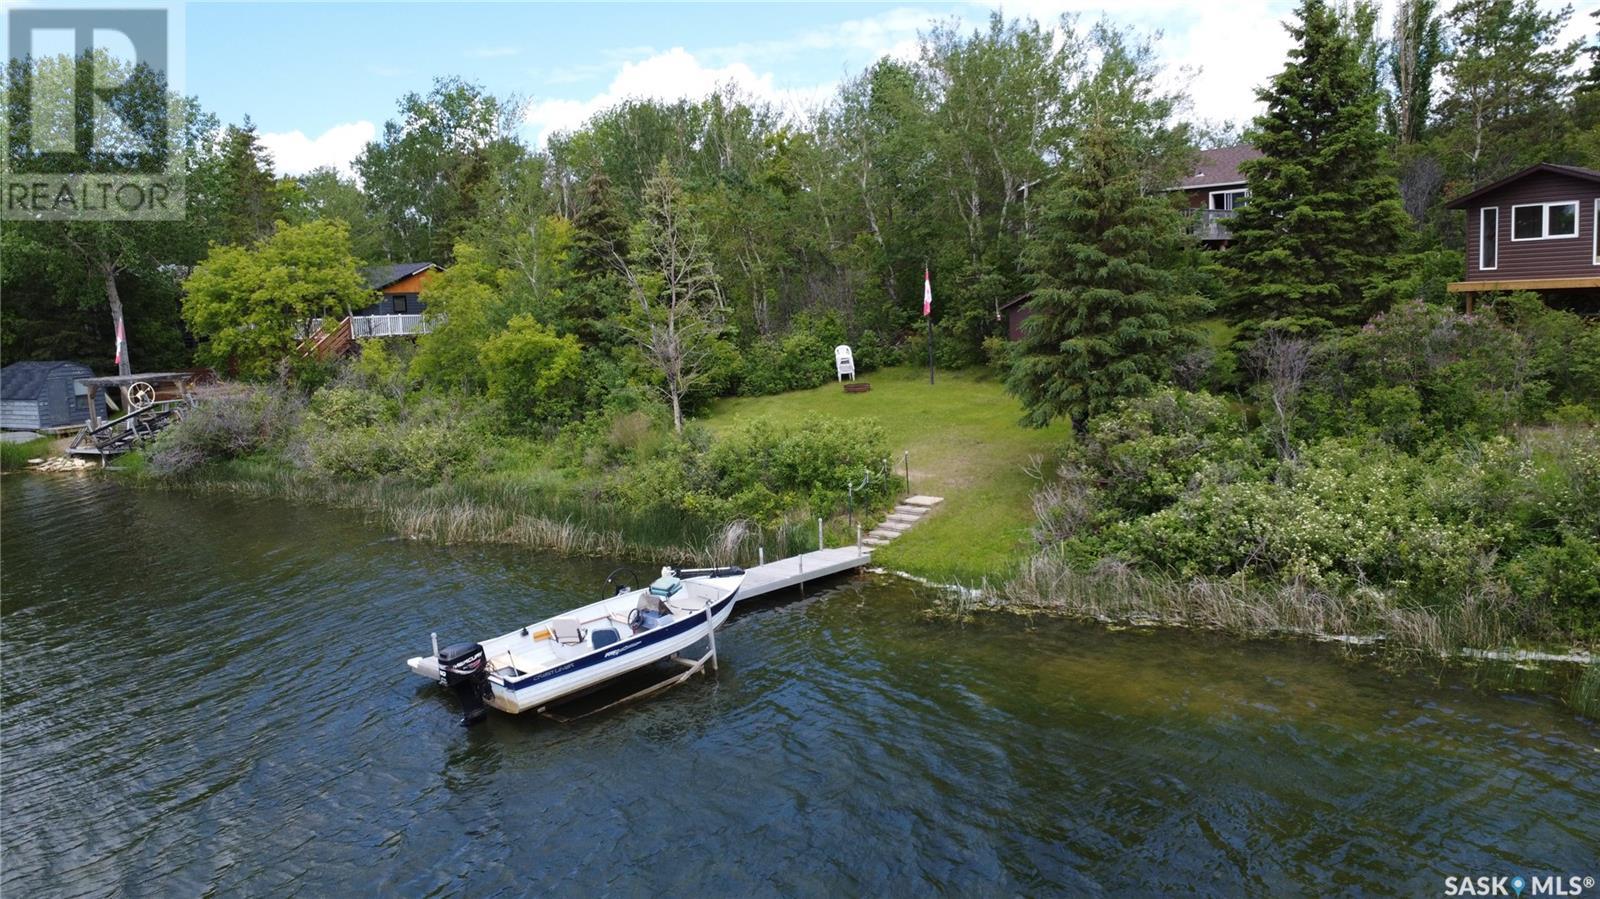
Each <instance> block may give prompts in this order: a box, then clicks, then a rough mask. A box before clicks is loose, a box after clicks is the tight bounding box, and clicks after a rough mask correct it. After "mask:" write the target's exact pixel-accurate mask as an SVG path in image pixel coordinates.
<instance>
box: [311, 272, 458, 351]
mask: <svg viewBox="0 0 1600 899" xmlns="http://www.w3.org/2000/svg"><path fill="white" fill-rule="evenodd" d="M440 271H443V269H441V268H440V267H439V266H438V265H436V264H434V263H432V262H400V263H395V264H393V265H375V266H372V267H370V268H365V269H362V271H361V274H362V277H364V278H366V281H367V287H369V288H371V289H372V291H373V292H374V293H375V294H376V296H375V298H374V300H373V302H372V303H371V304H369V305H367V306H363V307H361V308H360V309H357V310H355V311H354V312H353V313H352V314H351V315H349V316H347V317H345V318H344V319H342V320H339V321H337V322H336V321H334V320H332V319H321V318H314V319H312V320H311V326H310V328H309V330H307V331H306V336H305V337H304V339H303V340H302V341H301V344H300V353H301V355H304V356H310V357H313V358H317V359H324V360H326V359H333V358H335V357H338V356H342V355H344V354H346V353H350V352H353V351H354V350H355V348H356V347H357V346H358V344H357V343H356V341H358V340H366V339H368V338H372V337H416V336H417V335H418V334H426V333H427V332H428V329H429V324H428V322H427V321H426V320H425V319H423V317H422V311H423V309H425V308H426V307H427V304H426V303H424V302H423V300H422V296H421V294H422V291H423V289H424V288H425V287H426V286H427V283H428V281H429V279H431V278H432V277H433V275H434V274H435V273H436V272H440Z"/></svg>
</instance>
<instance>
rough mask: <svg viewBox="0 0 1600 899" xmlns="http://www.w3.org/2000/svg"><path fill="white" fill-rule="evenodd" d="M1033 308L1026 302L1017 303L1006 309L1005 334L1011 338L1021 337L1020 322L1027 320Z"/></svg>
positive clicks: (1018, 338)
mask: <svg viewBox="0 0 1600 899" xmlns="http://www.w3.org/2000/svg"><path fill="white" fill-rule="evenodd" d="M1032 314H1033V310H1032V309H1029V308H1028V304H1027V303H1018V304H1017V305H1015V306H1012V307H1011V308H1010V309H1007V310H1006V335H1007V336H1009V337H1010V338H1011V339H1012V340H1021V339H1022V323H1023V322H1025V321H1027V320H1028V316H1030V315H1032Z"/></svg>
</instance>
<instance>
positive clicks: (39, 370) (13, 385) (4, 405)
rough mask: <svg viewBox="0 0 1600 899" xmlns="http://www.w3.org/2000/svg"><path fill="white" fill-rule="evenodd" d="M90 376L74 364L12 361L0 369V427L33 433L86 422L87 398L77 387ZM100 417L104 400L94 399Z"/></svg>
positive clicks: (87, 370) (87, 416) (86, 368)
mask: <svg viewBox="0 0 1600 899" xmlns="http://www.w3.org/2000/svg"><path fill="white" fill-rule="evenodd" d="M92 377H94V372H93V371H91V370H90V369H89V366H87V365H80V364H79V363H77V362H13V363H11V364H10V365H7V366H6V367H5V368H0V428H3V429H5V430H7V431H37V430H39V429H41V428H66V427H79V426H81V425H82V424H83V423H84V422H86V421H88V420H89V397H88V393H87V391H86V390H85V389H84V388H83V387H82V386H81V385H80V384H78V381H79V380H81V379H83V378H92ZM98 405H99V409H98V410H97V411H98V412H99V414H100V415H102V416H104V415H105V411H106V407H105V400H104V399H99V400H98Z"/></svg>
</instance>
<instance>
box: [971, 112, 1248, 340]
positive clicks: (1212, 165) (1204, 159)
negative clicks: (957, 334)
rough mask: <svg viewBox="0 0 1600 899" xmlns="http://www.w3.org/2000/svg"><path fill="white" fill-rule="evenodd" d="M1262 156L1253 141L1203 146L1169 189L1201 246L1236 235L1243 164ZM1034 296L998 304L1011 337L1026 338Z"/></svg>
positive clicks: (1219, 244)
mask: <svg viewBox="0 0 1600 899" xmlns="http://www.w3.org/2000/svg"><path fill="white" fill-rule="evenodd" d="M1260 157H1261V151H1260V150H1257V149H1256V148H1255V147H1252V146H1250V145H1249V144H1234V145H1233V146H1231V147H1217V148H1215V149H1211V150H1201V151H1200V152H1199V153H1198V154H1197V162H1196V163H1195V167H1194V174H1192V175H1190V176H1189V177H1187V178H1185V179H1183V180H1182V181H1180V182H1179V183H1178V184H1176V185H1174V186H1173V187H1169V188H1167V192H1168V193H1176V192H1179V191H1181V192H1182V193H1183V195H1184V198H1185V200H1186V202H1187V204H1188V207H1189V213H1190V216H1191V219H1190V226H1189V230H1190V233H1191V234H1193V235H1194V236H1195V238H1196V239H1197V240H1199V241H1200V244H1201V246H1204V247H1206V248H1208V249H1213V250H1220V249H1222V248H1224V247H1226V246H1227V245H1228V242H1229V241H1230V240H1232V239H1233V235H1232V234H1231V233H1230V232H1229V231H1228V220H1229V219H1231V218H1233V214H1234V210H1236V209H1238V208H1239V207H1241V206H1243V205H1244V204H1245V201H1246V200H1247V199H1248V198H1249V197H1250V189H1249V187H1248V186H1247V185H1246V182H1245V177H1244V176H1243V175H1241V174H1239V166H1241V165H1243V164H1244V163H1246V162H1248V161H1250V160H1252V159H1259V158H1260ZM1030 296H1031V294H1026V293H1025V294H1022V295H1020V296H1017V297H1014V298H1012V299H1011V300H1010V301H1009V302H1006V303H1003V304H1001V305H999V306H998V307H996V308H995V320H996V321H998V322H1000V323H1001V324H1003V325H1005V328H1006V337H1007V339H1010V340H1021V339H1022V323H1023V322H1024V321H1027V319H1028V316H1030V315H1032V314H1033V311H1032V310H1031V309H1030V308H1028V300H1029V298H1030Z"/></svg>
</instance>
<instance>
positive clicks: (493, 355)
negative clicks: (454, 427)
mask: <svg viewBox="0 0 1600 899" xmlns="http://www.w3.org/2000/svg"><path fill="white" fill-rule="evenodd" d="M478 360H479V362H480V363H481V364H482V366H483V376H484V378H485V380H486V381H487V382H488V385H489V399H490V401H491V402H493V403H495V405H496V406H498V407H499V409H500V414H501V415H502V416H504V419H505V422H506V424H507V425H508V426H509V428H510V429H511V430H513V431H521V432H530V431H533V430H535V429H536V428H538V427H539V426H540V425H544V424H554V423H559V422H563V421H567V420H570V419H571V418H572V417H573V416H574V414H576V412H577V411H578V404H579V403H580V402H581V401H582V399H583V351H582V349H581V348H580V347H579V345H578V340H577V338H575V337H572V336H570V335H567V336H559V335H557V334H556V333H555V331H553V330H551V329H550V328H548V327H546V326H544V325H542V324H540V323H539V322H538V321H535V320H534V318H533V317H532V316H530V315H518V316H515V317H513V318H512V319H511V321H510V322H509V323H508V324H507V325H506V329H505V330H504V331H501V332H500V333H498V334H496V335H494V336H493V337H491V338H489V340H488V341H487V342H485V343H484V345H483V349H482V350H481V351H480V352H479V354H478Z"/></svg>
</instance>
